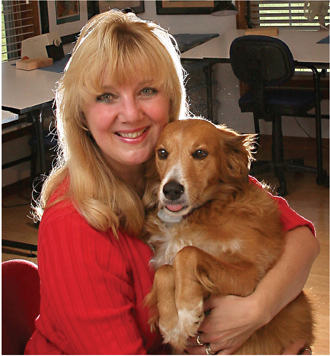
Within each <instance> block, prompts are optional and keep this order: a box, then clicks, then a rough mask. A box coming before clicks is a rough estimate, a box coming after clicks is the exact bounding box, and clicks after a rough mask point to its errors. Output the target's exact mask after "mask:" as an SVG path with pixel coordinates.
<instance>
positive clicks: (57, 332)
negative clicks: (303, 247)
mask: <svg viewBox="0 0 330 356" xmlns="http://www.w3.org/2000/svg"><path fill="white" fill-rule="evenodd" d="M251 182H254V183H255V184H258V183H257V181H255V180H254V179H252V178H251ZM275 199H277V201H278V204H279V208H280V210H281V212H282V223H283V226H284V229H285V230H291V229H293V228H294V227H296V226H299V225H308V226H309V227H310V228H311V229H312V231H313V232H314V227H313V225H312V224H311V223H310V222H308V221H307V220H305V219H303V218H302V217H301V216H299V215H298V214H296V213H295V212H294V211H293V210H291V209H290V208H289V207H288V205H287V203H286V201H285V200H284V199H282V198H275ZM314 233H315V232H314ZM118 235H119V240H117V239H116V238H115V237H114V236H113V234H112V233H111V231H110V230H109V231H107V232H100V231H97V230H95V229H93V228H92V227H91V226H89V225H88V224H87V222H86V220H85V219H84V218H83V217H82V216H81V215H80V214H79V213H78V212H77V210H76V209H75V208H74V206H73V205H72V203H70V202H67V201H63V202H60V203H58V204H56V205H55V206H52V207H51V208H49V209H46V210H45V213H44V216H43V218H42V222H41V224H40V229H39V236H38V239H39V240H38V266H39V275H40V280H41V304H40V315H39V317H38V318H37V320H36V331H35V332H34V334H33V335H32V338H31V339H30V340H29V342H28V344H27V346H26V349H25V353H26V354H93V355H95V354H146V353H149V354H159V353H166V348H165V347H164V345H162V340H161V336H160V335H159V334H158V333H151V332H150V327H149V325H148V310H147V308H145V307H144V306H143V300H144V298H145V296H146V295H147V294H148V293H149V291H150V289H151V286H152V282H153V276H154V274H153V271H152V270H151V268H150V266H149V261H150V259H151V255H152V251H151V250H150V248H149V247H148V246H147V245H145V244H144V243H143V242H141V241H140V240H139V239H137V238H136V237H131V236H128V235H127V234H125V233H121V232H119V233H118Z"/></svg>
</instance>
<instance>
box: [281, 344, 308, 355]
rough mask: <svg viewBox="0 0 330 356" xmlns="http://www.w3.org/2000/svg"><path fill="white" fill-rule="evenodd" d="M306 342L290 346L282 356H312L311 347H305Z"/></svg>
mask: <svg viewBox="0 0 330 356" xmlns="http://www.w3.org/2000/svg"><path fill="white" fill-rule="evenodd" d="M305 345H306V343H305V341H304V340H298V341H296V342H293V343H292V344H291V345H289V346H288V347H287V348H286V349H285V350H284V351H283V353H282V355H311V354H312V350H311V349H310V347H306V346H305Z"/></svg>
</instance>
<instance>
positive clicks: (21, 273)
mask: <svg viewBox="0 0 330 356" xmlns="http://www.w3.org/2000/svg"><path fill="white" fill-rule="evenodd" d="M39 307H40V280H39V274H38V267H37V265H36V264H34V263H32V262H29V261H25V260H11V261H6V262H2V354H3V355H22V354H23V353H24V349H25V345H26V343H27V342H28V340H29V338H30V337H31V335H32V333H33V331H34V330H35V326H34V321H35V319H36V317H37V316H38V315H39Z"/></svg>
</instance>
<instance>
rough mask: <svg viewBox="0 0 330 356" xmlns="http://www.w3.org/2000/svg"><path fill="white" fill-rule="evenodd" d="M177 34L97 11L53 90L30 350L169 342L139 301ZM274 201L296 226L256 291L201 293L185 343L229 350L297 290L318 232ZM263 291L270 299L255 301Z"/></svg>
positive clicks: (170, 105)
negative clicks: (51, 151) (149, 179)
mask: <svg viewBox="0 0 330 356" xmlns="http://www.w3.org/2000/svg"><path fill="white" fill-rule="evenodd" d="M173 41H174V40H173V38H172V37H171V36H170V35H169V34H168V33H167V32H166V31H165V30H163V29H162V28H160V27H159V26H157V25H156V24H154V23H152V22H147V21H144V20H141V19H139V18H138V17H136V16H135V15H134V14H132V13H128V14H124V13H122V12H120V11H109V12H106V13H102V14H100V15H98V16H96V17H94V18H93V19H91V20H90V21H89V22H88V23H87V24H86V26H85V27H84V28H83V29H82V32H81V34H80V37H79V40H78V42H77V44H76V46H75V48H74V50H73V53H72V56H71V58H70V61H69V63H68V65H67V67H66V70H65V74H64V75H63V77H62V79H61V80H60V82H59V85H58V89H57V92H56V111H57V112H56V116H57V130H58V135H59V140H60V148H61V151H60V152H59V160H58V167H56V168H55V169H54V170H53V172H52V174H51V175H50V177H49V178H48V180H47V181H46V182H45V184H44V187H43V191H42V197H41V202H40V207H39V208H38V209H37V211H36V214H37V215H38V216H39V218H41V216H42V214H43V216H42V221H41V224H40V229H39V237H38V238H39V241H38V265H39V274H40V279H41V306H40V316H39V317H38V319H37V321H36V331H35V333H34V334H33V336H32V338H31V339H30V341H29V343H28V344H27V347H26V350H25V351H26V353H27V354H41V353H42V354H46V353H54V354H56V353H66V354H76V353H77V354H144V353H151V354H156V353H157V354H158V353H166V352H168V351H169V350H168V349H167V348H166V346H165V345H162V341H161V337H160V335H159V334H157V333H151V332H150V328H149V326H148V311H147V310H146V308H145V307H144V305H143V300H144V298H145V296H146V295H147V293H148V292H149V291H150V288H151V285H152V281H153V271H152V270H151V268H150V266H149V260H150V258H151V254H152V252H151V250H150V249H149V247H148V245H147V244H145V243H144V242H143V241H141V240H139V239H138V237H137V236H139V233H140V231H141V229H142V226H143V222H144V208H143V205H142V201H141V199H142V197H143V193H144V190H145V183H146V182H145V177H144V173H145V166H146V163H147V161H148V160H149V159H153V153H154V147H155V144H156V141H157V138H158V135H159V133H160V132H161V130H162V128H163V127H164V125H166V124H167V123H168V122H170V121H172V120H178V119H180V118H181V119H182V118H184V117H185V115H186V111H187V110H186V97H185V88H184V71H183V70H182V67H181V64H180V58H179V55H178V53H177V51H176V47H175V46H174V44H173V43H174V42H173ZM256 184H257V183H256ZM279 208H280V209H281V211H282V221H283V223H284V227H285V228H286V229H287V230H291V231H289V232H288V233H287V245H286V248H285V253H284V254H283V257H282V258H281V261H280V262H279V264H278V265H277V266H275V267H274V268H273V269H272V271H270V272H269V273H268V275H267V276H266V277H265V278H264V280H263V281H262V283H260V288H259V287H258V290H256V292H255V293H253V295H255V298H254V297H253V296H251V297H248V298H238V297H236V298H234V297H224V298H214V299H212V300H210V301H209V302H207V303H206V305H205V308H206V309H207V310H208V309H211V313H210V316H209V317H207V318H206V319H205V322H204V324H203V325H202V327H201V332H202V331H203V334H201V340H198V341H199V343H205V345H201V346H199V345H198V344H197V342H196V340H195V339H192V340H191V344H192V345H194V346H191V347H189V348H188V349H187V351H189V352H192V353H202V354H205V353H206V351H208V352H209V353H210V352H211V351H210V350H213V351H219V350H222V351H221V352H231V351H234V350H235V349H236V348H238V347H239V346H240V344H241V343H242V342H244V340H246V339H247V338H248V337H249V335H250V334H251V333H252V332H253V331H254V330H256V329H257V328H258V327H260V326H262V325H263V324H264V323H265V322H267V321H268V320H269V319H270V318H271V317H273V316H274V315H276V313H277V312H279V311H280V310H281V309H282V308H283V306H285V305H286V304H287V303H288V302H290V301H291V300H292V299H293V298H294V297H295V296H297V295H298V294H299V292H300V291H301V289H302V287H303V285H304V282H305V280H306V278H307V276H308V273H309V270H310V267H311V265H312V262H313V261H314V259H315V257H316V256H317V254H318V243H317V241H316V239H315V238H314V237H313V235H312V233H311V232H310V229H309V228H308V227H306V226H302V225H309V226H310V228H311V229H312V228H313V227H312V225H311V224H310V223H309V222H307V221H306V220H304V219H303V218H301V217H299V216H298V215H297V214H295V213H294V212H293V211H292V210H290V209H289V208H288V206H287V205H286V203H285V201H284V200H279ZM299 226H301V227H299ZM292 229H293V230H292ZM297 251H300V253H297ZM283 270H286V275H285V276H283V275H282V274H283ZM270 292H271V293H270ZM270 294H271V295H270ZM262 295H263V296H266V297H267V300H265V301H264V302H263V303H260V305H259V304H257V303H259V302H260V298H261V297H260V296H262ZM252 307H253V308H254V309H253V310H254V312H251V308H252ZM247 309H248V310H247ZM224 310H226V312H227V315H226V316H225V317H223V316H222V313H223V311H224ZM219 315H221V320H220V317H219ZM231 320H235V321H236V322H234V323H232V324H231V323H229V321H231ZM219 321H221V322H219ZM211 329H212V331H211ZM206 343H207V344H206ZM207 347H208V348H207ZM297 350H298V348H297V349H296V351H297ZM213 351H212V352H213Z"/></svg>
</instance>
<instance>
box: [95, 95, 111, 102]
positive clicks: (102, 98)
mask: <svg viewBox="0 0 330 356" xmlns="http://www.w3.org/2000/svg"><path fill="white" fill-rule="evenodd" d="M114 99H115V96H114V95H113V94H111V93H104V94H102V95H99V96H98V97H97V98H96V100H97V101H100V102H102V103H110V102H112V101H113V100H114Z"/></svg>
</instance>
